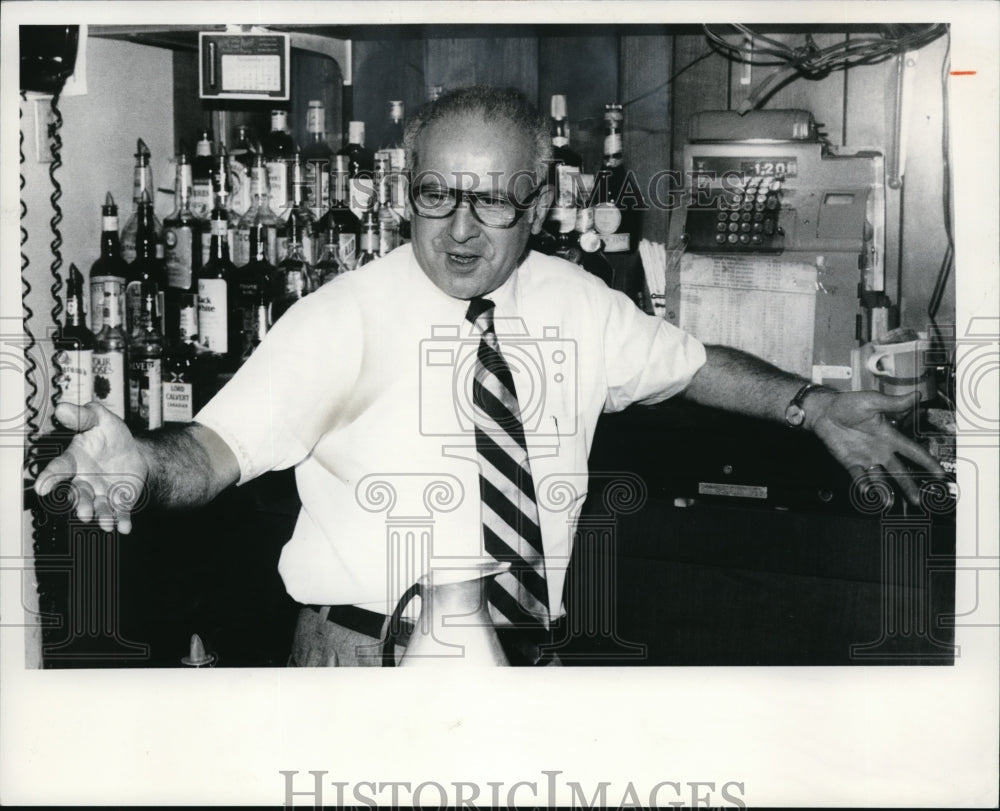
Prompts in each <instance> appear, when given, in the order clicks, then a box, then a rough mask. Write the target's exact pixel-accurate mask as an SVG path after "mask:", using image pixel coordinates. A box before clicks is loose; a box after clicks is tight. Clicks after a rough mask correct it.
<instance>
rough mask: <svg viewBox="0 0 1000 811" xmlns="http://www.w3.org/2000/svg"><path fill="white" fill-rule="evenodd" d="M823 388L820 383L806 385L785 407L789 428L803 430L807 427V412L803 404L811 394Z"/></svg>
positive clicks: (786, 421)
mask: <svg viewBox="0 0 1000 811" xmlns="http://www.w3.org/2000/svg"><path fill="white" fill-rule="evenodd" d="M821 388H823V387H822V386H821V385H820V384H819V383H806V384H805V385H804V386H803V387H802V388H801V389H799V390H798V391H797V392H796V393H795V396H794V397H793V398H792V400H791V402H790V403H789V404H788V405H787V406H785V423H786V424H787V425H788V427H789V428H801V427H802V426H803V425H805V422H806V410H805V408H803V406H802V403H803V401H804V400H805V399H806V395H807V394H809V392H811V391H813V390H814V389H821Z"/></svg>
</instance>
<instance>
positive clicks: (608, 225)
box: [594, 203, 628, 236]
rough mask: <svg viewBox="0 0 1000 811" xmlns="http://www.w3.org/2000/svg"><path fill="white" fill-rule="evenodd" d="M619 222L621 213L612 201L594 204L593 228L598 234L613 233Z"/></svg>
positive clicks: (620, 222)
mask: <svg viewBox="0 0 1000 811" xmlns="http://www.w3.org/2000/svg"><path fill="white" fill-rule="evenodd" d="M621 224H622V213H621V212H620V211H619V210H618V206H616V205H615V204H614V203H598V204H597V205H596V206H594V229H595V230H596V231H597V233H598V234H600V235H601V236H604V235H605V234H613V233H615V232H616V231H617V230H618V226H620V225H621ZM626 236H628V235H627V234H626Z"/></svg>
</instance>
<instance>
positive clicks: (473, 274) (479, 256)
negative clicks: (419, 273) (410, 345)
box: [411, 116, 542, 299]
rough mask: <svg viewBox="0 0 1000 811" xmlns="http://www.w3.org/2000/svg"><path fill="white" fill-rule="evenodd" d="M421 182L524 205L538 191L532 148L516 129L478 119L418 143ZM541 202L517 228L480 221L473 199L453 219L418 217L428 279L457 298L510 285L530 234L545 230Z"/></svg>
mask: <svg viewBox="0 0 1000 811" xmlns="http://www.w3.org/2000/svg"><path fill="white" fill-rule="evenodd" d="M417 155H418V160H419V165H418V166H416V167H414V173H413V178H414V180H415V181H417V182H419V181H420V179H421V178H423V182H424V183H433V184H436V185H441V184H442V183H443V184H444V185H446V186H448V187H450V188H452V189H462V190H468V191H476V192H479V193H481V194H484V195H489V194H491V193H499V194H500V195H505V196H508V197H514V198H516V199H524V197H525V196H526V195H527V192H528V191H530V190H531V189H533V188H534V186H535V185H536V180H537V179H536V178H535V177H534V163H533V160H534V157H533V152H532V143H531V142H530V141H529V140H528V138H526V137H525V136H524V135H523V134H521V133H519V132H517V131H516V130H515V129H514V128H513V127H510V126H509V125H503V126H497V125H493V124H487V123H485V122H484V121H483V120H482V119H481V118H479V117H478V116H476V117H462V118H454V119H449V120H444V121H438V122H435V123H433V124H431V125H429V126H428V127H426V128H425V129H424V131H423V133H422V135H421V138H420V141H419V143H418V144H417ZM540 206H541V201H538V202H537V203H536V204H535V205H533V206H532V207H531V209H530V210H528V211H525V212H524V214H523V215H522V216H521V218H520V219H519V220H518V221H517V222H516V223H515V224H514V225H513V226H512V227H511V228H492V227H490V226H487V225H483V223H481V222H479V220H477V219H476V217H475V215H474V214H473V213H472V209H471V208H470V206H469V203H468V202H467V201H466V200H464V199H463V200H462V201H461V204H460V205H459V206H458V207H457V208H456V209H455V211H454V212H453V213H452V214H451V216H449V217H445V218H442V219H431V218H427V217H421V216H419V215H417V214H416V213H415V212H414V213H413V214H412V226H411V232H412V242H413V252H414V254H415V255H416V257H417V262H418V263H419V264H420V267H421V269H422V270H423V271H424V273H426V274H427V277H428V278H429V279H430V280H431V281H432V282H434V284H436V285H437V286H438V287H439V288H440V289H441V290H443V291H444V292H445V293H447V294H448V295H449V296H454V297H455V298H461V299H469V298H472V297H474V296H482V295H486V294H487V293H489V292H490V291H492V290H495V289H496V288H497V287H499V286H500V285H501V284H503V283H504V281H506V279H507V278H508V277H509V276H510V274H511V273H513V272H514V270H515V268H517V266H518V264H519V263H520V261H521V258H522V256H523V254H524V252H525V246H526V245H527V241H528V236H529V234H530V233H531V232H532V231H534V232H536V233H537V231H538V230H539V229H540V228H541V225H542V216H541V210H540Z"/></svg>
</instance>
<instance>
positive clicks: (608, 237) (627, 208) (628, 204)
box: [594, 104, 641, 253]
mask: <svg viewBox="0 0 1000 811" xmlns="http://www.w3.org/2000/svg"><path fill="white" fill-rule="evenodd" d="M604 125H605V136H604V160H603V162H602V163H601V169H600V171H599V172H598V173H597V175H596V177H595V178H594V200H595V205H594V227H595V229H596V230H597V233H598V234H600V236H601V239H602V240H603V242H604V250H605V251H606V252H607V253H634V252H635V250H636V249H637V248H638V247H639V234H640V232H639V207H640V206H641V198H640V197H638V194H639V189H638V188H633V187H632V186H627V184H628V183H629V175H628V172H627V171H626V168H625V159H624V156H623V147H622V125H623V116H622V106H621V105H620V104H606V105H604Z"/></svg>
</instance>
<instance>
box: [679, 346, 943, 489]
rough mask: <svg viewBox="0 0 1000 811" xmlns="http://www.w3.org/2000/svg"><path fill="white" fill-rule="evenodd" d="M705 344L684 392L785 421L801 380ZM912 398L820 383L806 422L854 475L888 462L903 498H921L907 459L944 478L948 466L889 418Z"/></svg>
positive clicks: (751, 358) (808, 401) (807, 408)
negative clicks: (845, 389)
mask: <svg viewBox="0 0 1000 811" xmlns="http://www.w3.org/2000/svg"><path fill="white" fill-rule="evenodd" d="M705 350H706V353H707V360H706V362H705V365H704V366H702V367H701V369H699V370H698V372H697V373H696V374H695V376H694V378H693V379H692V380H691V383H690V384H689V385H688V387H687V389H685V391H684V395H683V396H684V397H685V398H687V399H689V400H691V401H693V402H695V403H699V404H701V405H707V406H713V407H715V408H722V409H726V410H728V411H734V412H737V413H740V414H746V415H748V416H753V417H761V418H764V419H770V420H776V421H783V420H784V415H785V408H786V407H787V405H788V403H789V402H790V401H791V400H792V398H793V397H794V396H795V394H796V392H798V390H799V389H800V388H801V387H802V384H803V382H804V381H803V380H802V379H801V378H799V377H796V376H794V375H790V374H787V373H786V372H783V371H781V370H780V369H778V368H777V367H775V366H772V365H771V364H769V363H766V362H765V361H762V360H761V359H760V358H756V357H754V356H753V355H748V354H747V353H745V352H741V351H739V350H737V349H731V348H729V347H725V346H706V347H705ZM915 404H916V400H915V395H914V396H911V395H903V396H900V397H893V396H890V395H886V394H879V393H878V392H874V391H856V392H835V391H830V390H826V389H819V390H815V391H812V392H810V393H809V395H808V397H807V399H806V403H805V412H806V421H805V424H804V426H803V427H804V428H805V429H807V430H810V431H812V432H813V433H815V434H816V435H817V436H818V437H819V438H820V439H821V440H822V441H823V444H825V445H826V447H827V450H828V451H829V452H830V453H831V454H832V455H833V457H834V458H835V459H836V460H837V461H838V462H840V464H842V465H843V466H844V467H845V468H846V469H847V470H848V472H849V473H851V475H852V476H853V477H855V478H856V477H858V476H860V475H862V474H863V473H865V472H867V471H869V470H871V469H872V468H875V467H876V466H877V467H880V468H884V469H885V471H886V472H887V473H889V474H890V475H891V476H893V477H894V478H895V479H896V480H897V482H898V483H899V486H900V487H901V488H902V490H903V492H904V493H905V494H906V497H907V498H908V499H909V500H910V501H912V502H914V503H917V502H918V500H919V492H918V489H917V487H916V485H915V483H914V482H913V479H912V476H911V475H910V474H909V469H908V466H907V464H906V462H904V460H908V462H909V465H910V466H911V467H912V466H916V467H918V468H923V469H924V470H925V471H926V472H927V473H928V474H930V475H931V476H936V477H943V476H945V475H946V474H945V471H944V470H943V469H942V467H941V466H940V465H939V464H938V463H937V460H935V459H934V457H933V456H931V455H930V454H929V453H927V451H925V450H924V449H923V448H922V447H921V446H920V445H919V444H917V443H916V442H913V441H912V440H909V439H907V438H906V437H904V436H903V435H902V434H900V433H899V432H898V431H896V429H895V428H893V426H892V423H891V422H890V421H889V419H888V418H887V417H886V416H885V415H886V414H890V415H901V414H905V413H906V412H907V411H909V410H910V409H912V408H913V407H914V405H915Z"/></svg>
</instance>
